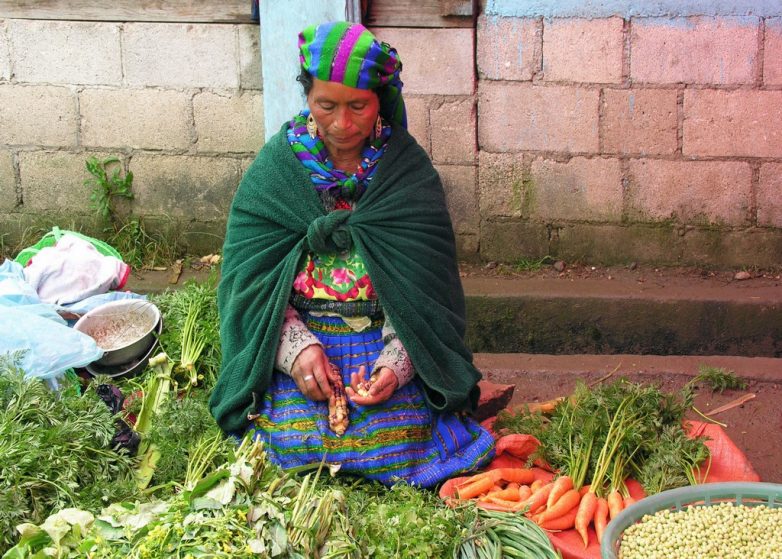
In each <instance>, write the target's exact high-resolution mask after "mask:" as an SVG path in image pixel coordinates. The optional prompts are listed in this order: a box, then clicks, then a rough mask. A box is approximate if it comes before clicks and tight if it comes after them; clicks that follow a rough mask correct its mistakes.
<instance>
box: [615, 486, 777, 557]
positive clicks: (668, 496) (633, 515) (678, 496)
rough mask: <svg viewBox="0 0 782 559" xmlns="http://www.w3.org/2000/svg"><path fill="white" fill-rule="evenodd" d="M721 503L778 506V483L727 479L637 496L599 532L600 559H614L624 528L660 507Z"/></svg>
mask: <svg viewBox="0 0 782 559" xmlns="http://www.w3.org/2000/svg"><path fill="white" fill-rule="evenodd" d="M723 502H730V503H733V504H736V505H746V506H757V505H765V506H767V507H772V508H776V507H782V485H780V484H776V483H757V482H738V481H736V482H727V483H704V484H702V485H694V486H689V487H680V488H679V489H671V490H670V491H663V492H662V493H658V494H656V495H652V496H651V497H646V498H645V499H641V500H640V501H638V502H637V503H635V504H634V505H632V506H629V507H627V508H626V509H625V510H623V511H622V512H621V513H620V514H619V516H617V517H616V518H614V519H613V520H612V521H611V522H610V523H609V524H608V526H607V527H606V530H605V533H603V543H602V544H601V546H600V554H601V556H602V558H603V559H616V558H617V557H618V556H619V545H620V542H621V539H622V534H623V533H624V531H625V530H626V529H627V528H628V527H630V526H632V525H633V524H635V523H636V522H638V521H639V520H641V519H642V518H643V517H644V516H645V515H647V514H654V513H656V512H658V511H661V510H664V509H670V510H674V511H676V510H682V509H683V508H686V507H689V506H705V507H708V506H711V505H717V504H719V503H723Z"/></svg>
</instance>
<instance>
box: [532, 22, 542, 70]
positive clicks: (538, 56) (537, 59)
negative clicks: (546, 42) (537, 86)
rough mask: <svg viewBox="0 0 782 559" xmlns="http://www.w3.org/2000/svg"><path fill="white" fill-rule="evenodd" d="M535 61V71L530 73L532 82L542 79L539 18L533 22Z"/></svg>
mask: <svg viewBox="0 0 782 559" xmlns="http://www.w3.org/2000/svg"><path fill="white" fill-rule="evenodd" d="M532 56H533V57H534V59H535V69H534V70H533V72H532V81H533V82H536V81H540V80H542V79H543V18H542V17H539V18H537V20H536V21H535V47H534V49H533V51H532Z"/></svg>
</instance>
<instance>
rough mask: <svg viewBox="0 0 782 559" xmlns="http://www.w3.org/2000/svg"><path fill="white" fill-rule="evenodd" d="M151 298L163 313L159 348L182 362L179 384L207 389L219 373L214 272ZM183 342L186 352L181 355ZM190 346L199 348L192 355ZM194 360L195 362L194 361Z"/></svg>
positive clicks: (215, 278) (218, 339)
mask: <svg viewBox="0 0 782 559" xmlns="http://www.w3.org/2000/svg"><path fill="white" fill-rule="evenodd" d="M150 300H151V301H152V302H153V303H155V305H157V306H158V308H159V309H160V312H161V313H162V314H163V332H162V333H161V335H160V345H161V347H162V348H163V350H164V351H165V352H166V353H167V354H168V356H169V357H170V358H171V359H172V360H173V361H175V362H177V363H182V367H177V370H175V372H178V370H179V369H180V368H181V372H182V373H183V375H184V376H183V378H182V381H183V382H182V385H184V386H186V385H188V384H189V385H193V384H196V383H198V384H199V385H200V386H202V388H205V389H207V390H208V389H210V388H211V387H212V386H214V383H215V382H216V380H217V375H218V374H219V372H220V319H219V316H218V312H217V275H216V274H214V273H213V274H212V275H211V276H210V277H209V279H208V280H207V281H205V282H202V283H199V282H196V281H193V280H189V281H187V282H185V284H184V285H183V286H182V287H180V288H178V289H169V290H166V291H164V292H163V293H159V294H157V295H152V296H150ZM188 317H190V319H189V320H188ZM183 342H184V349H185V355H182V348H183ZM192 349H199V350H200V351H198V355H196V356H195V357H194V358H193V353H192V352H191V351H190V350H192ZM188 353H190V355H187V354H188ZM195 359H198V363H194V361H195ZM188 365H189V367H188ZM199 376H200V377H202V378H199ZM194 380H195V381H196V382H193V381H194ZM199 381H200V382H199Z"/></svg>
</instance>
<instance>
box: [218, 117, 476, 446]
mask: <svg viewBox="0 0 782 559" xmlns="http://www.w3.org/2000/svg"><path fill="white" fill-rule="evenodd" d="M286 128H287V125H285V126H283V129H282V130H281V131H280V132H279V133H277V134H276V135H275V136H274V137H273V138H271V139H270V140H269V142H268V143H267V144H266V145H265V146H264V148H263V149H262V150H261V151H260V153H259V154H258V157H257V158H256V159H255V161H254V162H253V164H252V165H251V166H250V168H249V169H248V170H247V172H246V173H245V175H244V178H243V179H242V181H241V184H240V185H239V189H238V191H237V193H236V196H235V197H234V200H233V204H232V206H231V212H230V215H229V217H228V230H227V233H226V239H225V245H224V247H223V264H222V271H221V280H220V285H219V288H218V307H219V310H220V339H221V343H222V352H223V359H222V367H221V372H220V377H219V378H218V381H217V384H216V386H215V388H214V391H213V392H212V396H211V399H210V402H209V405H210V408H211V410H212V414H213V415H214V417H215V419H216V420H217V423H218V424H219V425H220V427H222V429H223V430H224V431H226V432H229V433H241V432H243V431H244V429H246V427H247V426H248V424H249V420H248V418H247V414H248V413H254V412H255V409H256V404H257V402H259V401H260V398H261V395H262V393H263V392H264V390H265V389H266V387H267V386H268V385H269V382H270V380H271V375H272V369H273V367H274V360H275V356H276V353H277V347H278V344H279V338H280V332H281V329H282V322H283V315H284V312H285V308H286V305H287V303H288V298H289V296H290V294H291V289H292V286H293V279H294V276H295V273H296V271H297V265H298V263H299V261H300V258H301V256H302V255H303V254H304V253H305V251H308V250H311V251H314V252H316V253H323V252H336V251H339V250H344V249H347V248H349V247H350V246H351V243H355V245H356V249H357V251H358V253H359V255H360V256H361V258H363V260H364V264H365V265H366V268H367V271H368V273H369V277H370V278H372V285H373V286H374V288H375V291H376V292H377V295H378V298H379V299H380V303H381V305H382V307H383V310H384V312H385V313H386V314H387V315H388V317H389V318H390V319H391V322H392V324H393V325H394V327H395V328H396V331H397V335H398V336H399V339H400V340H401V342H402V343H403V344H404V346H405V348H406V349H407V351H408V354H409V355H410V358H411V360H412V362H413V365H414V367H415V370H416V372H417V374H418V376H419V377H420V379H421V380H422V381H423V383H424V385H425V386H426V398H427V402H428V404H429V405H430V406H431V408H432V409H433V410H434V411H452V410H463V409H470V408H474V406H475V404H476V402H477V399H478V388H477V382H478V380H479V379H480V373H479V372H478V370H477V369H476V368H475V366H474V365H473V364H472V354H471V352H470V351H469V350H468V349H467V347H466V346H465V345H464V328H465V316H464V312H465V306H464V293H463V291H462V285H461V281H460V279H459V272H458V267H457V262H456V250H455V244H454V235H453V229H452V227H451V220H450V217H449V215H448V212H447V209H446V205H445V195H444V192H443V188H442V184H441V182H440V178H439V176H438V175H437V171H435V169H434V167H433V166H432V164H431V162H430V160H429V158H428V156H427V155H426V153H425V152H424V150H423V149H422V148H421V147H420V146H419V145H418V144H417V143H416V142H415V140H414V139H413V138H412V137H411V136H410V134H408V133H407V131H406V130H404V129H403V128H400V127H395V128H394V130H393V134H392V135H391V139H390V140H389V143H388V146H387V149H386V153H385V154H384V155H383V158H382V160H381V161H380V162H379V163H378V168H377V170H376V172H375V175H374V177H373V178H372V181H371V183H370V185H369V188H368V189H367V190H366V192H365V193H364V194H363V196H362V197H361V199H360V200H359V201H358V203H357V204H356V206H355V208H354V209H353V211H348V210H335V211H333V212H331V213H328V214H327V213H326V210H325V209H324V207H323V204H322V202H321V201H320V198H319V197H318V194H317V192H316V191H315V188H314V186H313V184H312V181H311V180H310V177H309V172H308V171H307V170H305V168H304V166H303V165H302V164H301V163H300V162H299V161H298V159H297V158H296V156H295V155H294V154H293V151H292V150H291V148H290V146H289V145H288V141H287V138H286V134H285V131H286Z"/></svg>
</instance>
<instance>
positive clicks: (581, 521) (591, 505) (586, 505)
mask: <svg viewBox="0 0 782 559" xmlns="http://www.w3.org/2000/svg"><path fill="white" fill-rule="evenodd" d="M596 507H597V495H595V494H594V493H593V492H592V491H587V492H586V493H585V494H584V496H583V497H581V504H579V505H578V514H576V521H575V525H576V531H577V532H578V533H579V534H581V539H582V540H583V542H584V548H585V549H586V547H587V545H589V534H588V533H587V528H588V527H589V523H590V522H592V518H593V517H594V516H595V508H596Z"/></svg>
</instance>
